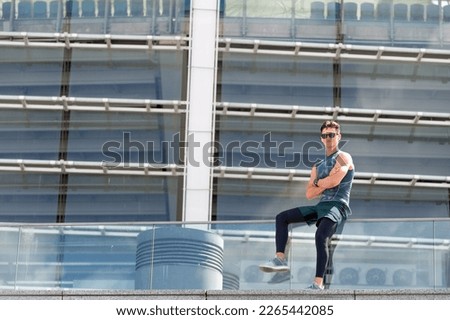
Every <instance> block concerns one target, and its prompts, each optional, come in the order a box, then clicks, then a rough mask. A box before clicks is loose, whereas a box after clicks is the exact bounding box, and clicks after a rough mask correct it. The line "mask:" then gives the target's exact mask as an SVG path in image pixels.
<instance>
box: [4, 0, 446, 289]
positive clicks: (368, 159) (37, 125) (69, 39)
mask: <svg viewBox="0 0 450 320" xmlns="http://www.w3.org/2000/svg"><path fill="white" fill-rule="evenodd" d="M0 4H1V8H0V10H1V15H0V17H1V20H0V74H1V75H2V77H1V78H0V113H1V117H0V129H1V135H0V176H1V179H0V198H1V203H2V205H1V206H0V221H1V222H2V223H3V224H5V227H4V228H5V229H4V230H3V233H2V234H3V235H2V237H3V239H4V240H5V239H6V240H8V241H6V243H8V244H10V245H6V246H7V249H8V250H6V251H8V252H10V255H9V256H8V255H7V256H8V257H9V258H8V257H6V256H5V259H4V260H5V261H6V262H5V263H4V265H3V269H4V271H3V274H4V275H5V276H4V284H5V285H6V286H8V285H10V283H11V282H14V283H15V286H17V283H18V282H17V280H18V278H20V279H22V280H23V284H25V285H26V284H27V283H33V281H34V280H35V279H36V277H37V276H36V274H40V273H39V272H38V271H36V270H37V269H36V268H37V267H36V268H35V269H34V270H35V271H34V272H28V271H29V270H30V268H31V267H29V265H27V264H26V263H25V264H24V270H25V269H26V271H23V272H22V271H21V270H22V269H21V268H22V267H21V266H20V264H19V263H18V262H17V261H18V260H21V259H19V257H21V254H20V253H17V251H18V249H17V248H19V247H20V246H22V245H23V244H25V243H28V244H29V246H31V247H33V246H36V248H34V249H27V250H28V251H27V250H25V251H23V252H24V253H23V254H24V256H23V257H24V258H23V261H32V260H33V258H30V257H33V256H37V255H39V253H42V252H43V251H39V250H44V249H42V247H40V245H42V244H43V243H45V244H47V245H48V244H49V243H51V245H50V246H52V247H53V246H54V247H55V248H60V246H61V243H64V244H67V243H71V242H70V241H71V240H69V239H71V238H70V237H71V236H73V237H74V238H73V239H74V240H73V243H78V242H80V243H85V242H86V241H87V242H92V243H98V244H99V248H103V249H102V250H101V251H103V252H104V250H112V251H114V250H113V249H112V248H113V247H114V248H117V247H120V246H124V249H123V250H124V251H121V252H120V253H121V254H122V255H123V256H121V257H122V258H120V259H122V260H120V259H119V260H120V261H127V263H126V264H124V265H123V268H129V265H128V262H129V261H132V260H133V259H134V258H133V254H134V253H135V252H134V251H133V250H132V248H133V246H135V243H134V242H133V241H134V238H135V237H134V236H135V235H136V233H137V232H138V231H137V230H139V228H141V226H142V225H145V226H152V225H153V224H162V223H170V224H177V223H179V224H183V223H197V224H200V225H204V226H205V227H206V228H211V224H212V225H214V227H213V229H221V232H222V233H223V234H224V235H226V236H227V237H229V238H228V239H229V240H230V241H231V242H233V241H237V242H236V243H242V237H244V238H245V235H246V234H247V235H248V234H250V237H251V236H252V235H253V234H257V235H258V236H257V238H258V237H262V238H264V240H263V241H256V245H255V246H254V248H259V249H255V250H256V251H257V252H258V253H257V254H256V255H255V256H254V257H252V258H251V259H250V258H249V259H248V261H247V262H245V263H241V264H240V265H239V266H238V267H237V269H238V271H236V272H234V271H233V272H231V273H232V274H237V275H240V277H241V278H243V277H245V274H244V273H245V272H246V271H245V270H249V271H248V272H247V280H246V282H247V284H243V282H242V281H241V287H245V286H248V287H249V288H258V287H259V286H261V287H262V286H264V285H265V282H264V281H263V280H264V279H262V278H261V277H262V276H261V275H260V274H258V273H257V272H254V271H253V270H252V269H251V268H252V267H254V265H255V263H256V261H257V260H258V259H261V258H266V257H263V254H265V255H268V254H269V256H270V254H271V253H270V252H271V249H270V248H271V232H272V231H273V226H272V224H271V220H272V219H273V217H274V215H275V214H276V213H277V212H279V211H281V210H282V209H286V208H290V207H294V206H297V205H299V204H304V203H306V202H307V200H306V198H305V196H304V193H305V186H306V182H307V180H308V177H309V170H310V168H311V166H312V164H313V163H314V162H316V161H317V160H319V159H320V158H321V157H322V156H323V148H322V146H321V145H320V140H319V139H318V133H319V128H320V124H321V123H322V121H324V120H327V119H337V120H338V121H340V123H341V124H342V130H343V140H345V141H343V144H342V146H341V148H342V149H343V150H345V151H348V152H350V153H351V154H352V155H353V158H354V161H355V164H356V169H357V174H356V176H355V183H354V187H353V191H352V203H351V205H352V209H353V216H352V220H353V221H354V222H353V223H352V224H350V226H349V230H348V231H346V232H345V234H350V235H352V236H354V238H352V241H353V242H352V241H350V240H349V242H348V250H350V251H343V252H342V253H339V251H336V258H337V259H338V260H339V257H342V259H343V260H345V257H346V255H347V253H348V252H351V253H352V256H354V257H355V258H354V259H355V260H354V261H353V260H351V261H350V262H349V265H348V266H343V267H342V268H341V271H342V270H344V269H345V268H349V269H346V270H347V271H348V272H349V273H350V275H348V277H347V278H345V277H344V276H343V277H344V278H342V279H344V280H342V279H341V280H340V282H339V283H340V284H341V285H344V286H345V285H356V284H357V283H358V281H356V282H355V281H353V280H352V279H355V276H352V272H354V271H352V270H350V269H351V266H350V265H354V264H360V267H359V270H360V271H358V272H360V273H362V272H364V273H365V274H366V275H367V273H368V272H369V271H371V270H372V269H374V268H371V267H370V266H372V265H378V264H379V265H385V264H386V262H385V261H384V262H383V261H378V262H374V261H376V259H377V257H380V256H385V255H386V251H383V250H384V249H383V250H382V251H381V253H380V252H376V253H375V254H374V256H373V257H372V256H371V257H363V255H362V253H361V252H360V251H358V250H359V249H357V248H359V247H363V246H362V245H361V244H362V243H365V245H367V242H371V241H372V242H373V240H374V239H373V238H371V237H373V236H374V235H376V236H379V237H381V240H380V238H377V239H375V240H376V241H375V242H377V241H378V240H380V243H382V245H380V247H383V248H385V247H389V246H391V245H392V244H393V243H397V244H398V243H401V245H398V247H399V248H410V249H411V248H412V250H416V251H414V254H413V255H414V256H416V255H417V254H418V253H420V255H419V256H420V257H422V258H417V260H414V261H415V262H414V265H415V266H414V268H413V269H414V271H413V273H414V276H415V278H414V279H415V280H414V285H417V286H424V287H430V286H431V287H442V286H443V287H446V286H448V285H449V283H450V281H449V280H448V277H449V276H448V274H449V272H450V271H448V270H449V269H450V268H449V267H448V265H449V264H450V259H449V253H448V244H447V242H448V241H449V239H450V238H449V236H448V234H450V233H449V230H450V221H449V215H450V209H449V206H450V196H449V194H450V192H449V190H450V189H449V188H450V180H449V179H450V178H449V172H450V161H449V159H450V148H449V144H450V107H449V105H448V101H449V100H450V85H449V80H450V63H449V61H450V60H449V59H450V5H449V4H448V2H447V1H441V0H439V1H425V0H422V1H420V0H414V1H408V0H394V1H388V0H386V1H384V0H373V1H370V0H368V1H337V2H334V1H331V2H327V1H311V0H217V1H216V0H192V1H184V0H83V1H75V0H69V1H64V0H54V1H45V0H39V1H35V0H30V1H28V0H22V1H20V0H0ZM221 223H223V224H221ZM37 226H41V227H42V228H43V229H42V230H45V231H42V230H41V229H39V228H40V227H37ZM48 226H49V227H48ZM125 226H129V228H125ZM10 228H13V229H14V230H13V229H10ZM15 228H16V229H15ZM17 228H18V229H17ZM73 228H75V229H76V230H78V231H80V230H82V232H84V237H83V238H79V237H78V236H80V234H78V235H77V237H76V236H75V234H76V232H75V231H74V230H75V229H73ZM77 228H78V229H77ZM105 228H106V229H105ZM19 229H20V232H19V231H17V230H19ZM38 229H39V230H41V231H39V232H38ZM94 229H95V231H93V230H94ZM125 229H126V230H127V231H126V232H125V231H124V230H125ZM24 230H28V231H30V230H31V231H30V232H31V233H32V234H33V235H34V236H37V235H38V234H39V235H41V236H40V237H39V239H40V240H39V241H38V242H35V241H34V240H33V241H32V240H28V241H29V242H27V241H26V240H27V239H22V232H24ZM70 230H72V232H74V233H70V232H69V231H70ZM99 230H110V233H109V236H107V237H102V238H101V239H100V240H99V238H98V236H99V235H102V232H101V231H99ZM17 232H18V233H17ZM80 232H81V231H80ZM124 232H125V233H124ZM299 232H300V233H299V236H298V239H299V240H298V241H300V242H302V241H303V242H305V243H309V242H310V240H309V239H310V236H309V235H310V234H311V232H313V230H310V229H308V230H307V231H304V230H303V229H300V231H299ZM23 234H27V232H25V233H23ZM125 234H126V235H125ZM61 237H62V238H63V239H61ZM25 238H26V237H25ZM294 238H295V237H294ZM33 239H35V238H33ZM80 239H83V240H80ZM94 239H95V240H94ZM124 239H125V240H124ZM414 239H415V240H414ZM19 240H20V241H19ZM127 241H128V242H127ZM344 242H345V241H344ZM127 243H128V244H127ZM233 243H234V242H233ZM124 244H125V245H124ZM251 244H252V245H254V244H255V243H253V242H251ZM408 244H409V245H408ZM42 246H43V247H45V245H42ZM436 246H439V250H437V247H436ZM82 247H83V246H82ZM27 248H28V247H27ZM83 248H84V249H76V250H74V251H73V252H72V253H74V252H78V255H79V254H80V252H81V251H83V250H87V251H89V249H86V247H83ZM236 248H239V254H238V255H239V256H240V258H241V260H242V259H243V255H245V256H249V252H247V250H250V249H248V248H246V247H245V248H243V247H241V246H240V245H239V244H236ZM355 248H356V249H355ZM33 250H35V251H33ZM55 250H56V249H55ZM77 250H81V251H77ZM96 250H97V249H96ZM96 250H93V251H92V252H91V251H89V252H91V254H92V257H94V256H95V258H93V260H89V259H87V261H90V262H92V261H94V262H95V263H101V261H103V260H102V259H103V258H99V257H98V256H97V253H98V251H96ZM421 250H422V251H423V252H422V251H421ZM14 252H16V253H14ZM45 252H47V254H48V255H47V256H46V257H47V258H45V259H44V260H45V261H47V260H48V261H53V262H54V264H53V266H54V271H52V272H50V273H51V275H52V276H51V277H52V279H51V281H50V280H49V279H48V277H49V276H48V273H49V272H47V273H46V274H47V275H46V276H45V277H44V278H45V281H42V282H41V283H40V284H39V285H37V286H40V287H42V286H45V283H50V284H49V285H50V286H58V287H60V286H63V287H64V286H65V285H67V286H73V287H76V285H78V286H79V287H86V286H89V285H92V286H97V287H101V285H100V282H99V281H97V282H95V284H92V282H90V281H89V280H88V277H84V278H83V279H77V280H76V281H75V280H74V279H73V278H71V276H70V274H72V275H73V274H77V272H78V271H73V272H72V273H71V272H69V271H70V270H71V268H75V269H76V267H75V265H77V264H76V263H75V262H77V263H78V262H79V257H78V255H77V254H75V253H74V254H73V256H71V255H70V254H69V253H68V252H67V251H66V252H65V254H61V251H59V250H56V251H53V249H52V250H49V251H45ZM48 252H51V253H48ZM346 252H347V253H346ZM436 252H439V254H437V253H436ZM115 253H116V252H115ZM233 253H236V252H233ZM390 253H391V252H390V251H389V254H390ZM409 253H411V252H409ZM409 253H401V254H400V255H398V256H396V257H397V258H398V261H397V262H396V263H397V264H398V265H399V267H398V268H400V269H401V270H406V272H409V273H411V271H410V270H409V269H410V268H411V264H410V255H409ZM441 253H442V254H441ZM298 254H299V255H306V256H308V259H309V261H311V263H312V261H313V256H309V254H310V253H305V252H303V251H302V252H301V253H298ZM393 255H394V256H395V255H396V253H395V252H394V253H393ZM402 255H405V257H403V258H401V257H400V256H402ZM39 256H40V257H42V255H39ZM119 256H120V255H119ZM293 256H295V255H294V254H293ZM11 257H12V258H11ZM71 257H72V258H73V261H71V260H70V259H72V258H71ZM428 257H432V260H433V259H434V260H433V262H432V263H431V264H430V265H428V264H427V262H426V261H427V259H428ZM433 257H434V258H433ZM8 259H10V260H11V261H13V262H10V260H8ZM27 259H31V260H27ZM39 259H41V258H37V261H40V263H44V260H39ZM96 259H99V260H96ZM105 259H106V260H105V261H109V260H108V259H109V258H105ZM228 259H231V258H229V257H228ZM361 259H363V260H364V263H361ZM414 259H415V258H414ZM75 260H76V261H75ZM394 260H395V259H394ZM14 261H15V262H14ZM224 261H225V262H224V264H225V265H227V252H226V250H225V257H224ZM401 261H403V262H401ZM408 261H409V262H408ZM71 262H73V264H71ZM116 262H117V261H115V266H117V265H118V264H117V263H116ZM95 263H94V264H90V266H89V267H86V270H87V271H86V270H85V271H83V272H84V273H85V274H89V272H91V271H92V270H94V269H95V268H96V267H95V266H94V265H95ZM105 263H106V262H105ZM125 265H126V266H125ZM12 266H14V267H12ZM61 266H62V267H63V268H64V272H62V273H61V272H60V268H61ZM234 267H236V263H234ZM300 267H302V268H310V266H309V265H307V266H306V265H305V266H299V268H300ZM248 268H250V269H248ZM300 269H301V268H300ZM375 269H376V270H372V273H375V278H377V279H380V277H382V276H380V275H379V274H377V272H384V271H383V270H382V269H383V268H381V267H380V268H375ZM400 269H399V270H400ZM77 270H79V269H77ZM96 270H97V271H98V268H97V269H96ZM127 270H128V269H127ZM303 270H304V271H305V269H303ZM308 270H309V269H308ZM361 270H363V271H361ZM380 270H381V271H380ZM430 270H434V271H430ZM436 270H438V271H436ZM101 272H104V270H102V271H101ZM118 273H119V271H117V270H116V272H113V275H111V277H110V278H108V277H105V278H104V283H107V284H105V286H106V287H113V285H111V282H112V280H111V279H113V278H114V277H117V274H118ZM126 273H127V277H129V278H127V279H123V278H121V279H120V282H121V284H120V285H118V287H126V288H128V287H129V284H128V283H129V282H132V281H133V274H132V271H130V272H128V271H127V272H126ZM304 273H306V271H305V272H304ZM392 273H394V271H392ZM409 273H408V274H409ZM103 274H104V273H103ZM22 277H23V278H22ZM238 277H239V276H238ZM405 277H406V278H407V277H408V276H401V275H398V276H397V278H395V277H394V279H397V282H395V281H394V280H390V282H389V281H386V282H383V283H382V285H384V284H385V283H386V284H389V285H399V286H402V285H407V284H409V283H412V282H411V281H409V282H405V281H404V279H405ZM5 279H7V280H5ZM345 279H350V280H348V281H347V282H346V280H345ZM398 279H400V280H398ZM118 281H119V280H118ZM127 281H128V282H127ZM402 281H403V282H402ZM299 282H300V281H299ZM33 285H36V283H34V284H33ZM290 285H291V286H292V282H291V284H290ZM300 285H302V284H300ZM364 285H366V286H368V285H375V283H374V282H372V283H371V282H370V281H368V280H367V276H366V280H365V282H364Z"/></svg>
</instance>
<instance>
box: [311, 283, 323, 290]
mask: <svg viewBox="0 0 450 320" xmlns="http://www.w3.org/2000/svg"><path fill="white" fill-rule="evenodd" d="M306 289H309V290H324V289H325V288H324V286H319V285H318V284H317V283H315V282H313V284H311V285H310V286H309V287H306Z"/></svg>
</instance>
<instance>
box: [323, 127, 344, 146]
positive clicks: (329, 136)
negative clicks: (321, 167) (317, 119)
mask: <svg viewBox="0 0 450 320" xmlns="http://www.w3.org/2000/svg"><path fill="white" fill-rule="evenodd" d="M320 139H321V141H322V143H323V144H324V145H325V147H326V148H330V149H333V148H337V146H338V144H339V140H341V134H340V133H339V132H338V130H337V129H335V128H325V129H323V130H322V133H321V135H320Z"/></svg>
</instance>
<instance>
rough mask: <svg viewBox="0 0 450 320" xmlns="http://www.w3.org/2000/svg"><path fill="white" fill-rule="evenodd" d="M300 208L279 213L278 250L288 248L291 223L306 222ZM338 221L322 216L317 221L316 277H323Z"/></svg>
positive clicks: (282, 250)
mask: <svg viewBox="0 0 450 320" xmlns="http://www.w3.org/2000/svg"><path fill="white" fill-rule="evenodd" d="M299 210H300V209H299V208H293V209H289V210H286V211H283V212H281V213H279V214H278V215H277V217H276V224H275V226H276V230H275V244H276V249H277V252H283V253H284V251H285V249H286V244H287V240H288V232H289V229H288V226H289V224H291V223H299V222H306V220H305V218H304V217H303V215H302V214H301V213H300V211H299ZM336 229H337V222H334V221H332V220H331V219H328V218H322V219H320V221H319V222H318V223H317V230H316V236H315V243H316V254H317V256H316V277H321V278H323V277H324V275H325V270H326V267H327V263H328V258H329V251H328V248H329V242H330V241H331V237H332V236H333V234H334V233H335V232H336Z"/></svg>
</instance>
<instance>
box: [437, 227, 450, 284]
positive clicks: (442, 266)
mask: <svg viewBox="0 0 450 320" xmlns="http://www.w3.org/2000/svg"><path fill="white" fill-rule="evenodd" d="M449 230H450V221H447V220H442V221H435V222H434V237H435V240H434V249H435V253H434V268H435V269H434V277H435V280H434V282H435V283H436V287H437V288H449V287H450V250H449V249H450V248H449V243H450V242H449Z"/></svg>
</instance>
